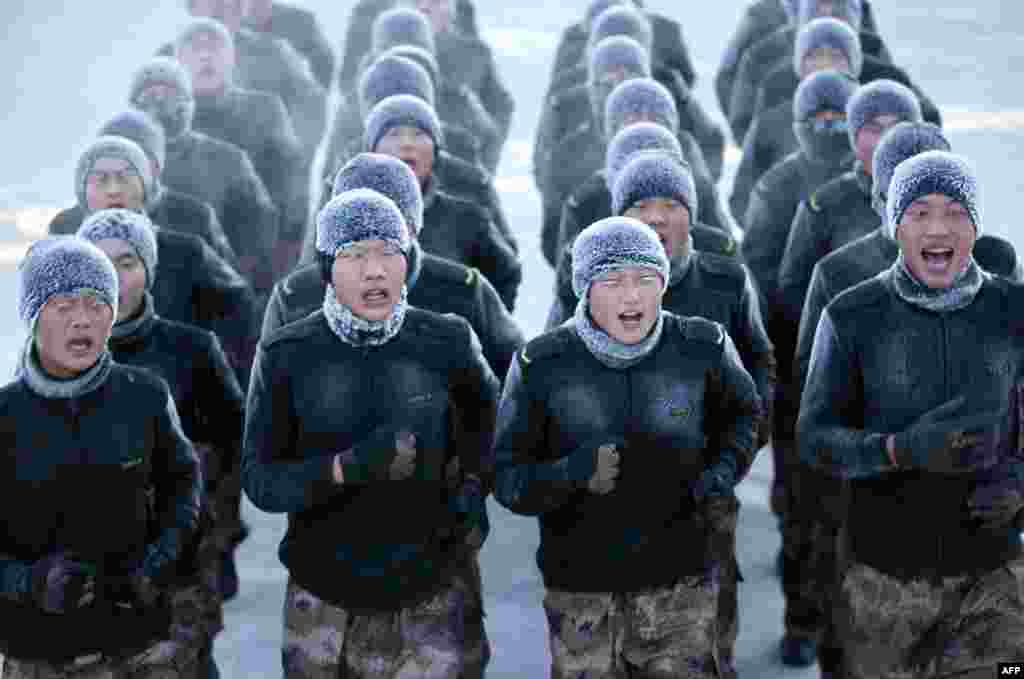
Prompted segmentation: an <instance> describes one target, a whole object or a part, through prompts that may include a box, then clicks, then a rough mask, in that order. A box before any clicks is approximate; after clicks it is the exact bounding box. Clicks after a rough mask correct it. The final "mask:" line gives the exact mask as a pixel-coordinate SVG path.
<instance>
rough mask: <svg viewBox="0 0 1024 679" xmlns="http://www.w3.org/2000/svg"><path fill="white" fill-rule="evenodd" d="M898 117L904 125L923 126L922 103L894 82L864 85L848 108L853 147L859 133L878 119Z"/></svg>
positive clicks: (887, 81) (904, 87) (877, 81)
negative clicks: (916, 124)
mask: <svg viewBox="0 0 1024 679" xmlns="http://www.w3.org/2000/svg"><path fill="white" fill-rule="evenodd" d="M884 115H889V116H896V117H897V118H898V119H899V121H900V122H909V123H920V122H922V113H921V103H920V102H919V101H918V99H917V95H916V94H914V92H913V91H912V90H911V89H910V88H909V87H906V86H905V85H901V84H900V83H898V82H895V81H893V80H874V81H872V82H870V83H867V84H866V85H862V86H861V87H860V88H859V89H858V90H857V91H856V92H855V93H854V94H853V96H852V97H850V101H849V102H847V104H846V122H847V124H848V125H849V126H850V144H851V145H853V144H855V143H856V139H857V133H858V132H860V130H861V128H862V127H864V126H865V125H867V124H868V123H870V122H872V121H874V119H875V118H877V117H878V116H884Z"/></svg>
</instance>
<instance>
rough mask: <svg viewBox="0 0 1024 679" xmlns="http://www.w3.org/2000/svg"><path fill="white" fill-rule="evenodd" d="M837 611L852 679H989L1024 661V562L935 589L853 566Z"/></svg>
mask: <svg viewBox="0 0 1024 679" xmlns="http://www.w3.org/2000/svg"><path fill="white" fill-rule="evenodd" d="M837 608H838V609H839V610H838V611H837V627H838V630H839V634H840V635H841V638H842V640H843V646H844V665H845V669H846V677H848V679H912V678H913V679H918V678H928V679H933V678H934V679H938V678H943V679H945V678H948V679H952V678H953V677H956V679H983V678H984V679H989V678H991V677H995V676H996V670H995V667H996V663H997V662H1000V661H1003V662H1006V661H1020V660H1022V659H1024V558H1019V559H1017V560H1015V561H1012V562H1010V563H1008V564H1006V565H1005V566H1003V567H1001V568H997V569H996V570H994V571H991V572H989V573H986V574H984V575H981V576H959V577H948V578H941V579H938V580H935V581H928V580H918V579H915V580H910V581H903V580H899V579H896V578H892V577H890V576H888V575H886V574H884V573H881V572H879V571H877V570H875V569H873V568H871V567H869V566H866V565H864V564H852V565H851V567H850V568H849V569H848V570H847V571H846V574H845V576H844V578H843V582H842V586H841V591H840V602H839V603H838V605H837Z"/></svg>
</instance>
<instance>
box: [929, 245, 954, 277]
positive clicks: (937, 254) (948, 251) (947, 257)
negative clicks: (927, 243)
mask: <svg viewBox="0 0 1024 679" xmlns="http://www.w3.org/2000/svg"><path fill="white" fill-rule="evenodd" d="M921 258H922V259H923V260H924V264H925V267H926V268H927V269H928V270H929V271H935V272H940V273H941V272H945V271H946V270H947V269H949V266H950V265H951V264H952V263H953V248H925V249H923V250H921Z"/></svg>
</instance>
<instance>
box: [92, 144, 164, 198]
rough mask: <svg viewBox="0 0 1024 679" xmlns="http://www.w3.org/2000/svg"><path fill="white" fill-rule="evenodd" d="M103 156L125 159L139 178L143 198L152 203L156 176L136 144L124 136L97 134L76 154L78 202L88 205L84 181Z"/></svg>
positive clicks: (155, 190) (143, 152)
mask: <svg viewBox="0 0 1024 679" xmlns="http://www.w3.org/2000/svg"><path fill="white" fill-rule="evenodd" d="M102 158H117V159H118V160H123V161H125V162H126V163H128V165H129V167H130V168H131V170H132V171H133V172H134V173H135V174H136V176H138V178H139V179H140V180H141V181H142V200H143V202H145V203H146V205H147V206H149V205H150V204H152V203H154V202H155V201H156V200H157V198H158V195H157V193H158V192H157V184H156V177H154V176H153V171H152V166H151V165H150V164H149V158H147V157H146V152H145V151H143V150H142V149H141V148H140V147H139V145H138V144H136V143H135V142H133V141H132V140H130V139H125V138H124V137H113V136H107V137H99V138H98V139H95V140H93V141H92V142H90V143H89V145H88V146H86V148H85V150H84V151H82V154H81V155H80V156H79V157H78V165H77V167H76V168H75V196H76V197H77V198H78V204H79V205H81V206H83V207H84V206H86V205H88V201H87V200H86V199H85V185H86V182H88V181H89V173H91V172H92V168H93V166H94V165H95V164H96V162H97V161H98V160H100V159H102Z"/></svg>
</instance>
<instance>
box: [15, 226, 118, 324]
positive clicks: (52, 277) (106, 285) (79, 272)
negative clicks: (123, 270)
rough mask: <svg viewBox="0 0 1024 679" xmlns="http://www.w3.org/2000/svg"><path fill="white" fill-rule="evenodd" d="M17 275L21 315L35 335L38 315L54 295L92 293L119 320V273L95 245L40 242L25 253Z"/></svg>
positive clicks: (58, 240) (51, 240)
mask: <svg viewBox="0 0 1024 679" xmlns="http://www.w3.org/2000/svg"><path fill="white" fill-rule="evenodd" d="M18 273H19V276H18V315H19V316H20V317H21V320H22V322H23V323H24V324H25V327H26V328H28V329H29V330H31V331H33V332H34V330H35V325H36V321H37V319H38V318H39V312H40V311H41V310H42V308H43V306H44V305H45V304H46V303H47V302H48V301H49V300H50V298H51V297H53V296H54V295H63V294H78V293H81V292H83V291H89V292H91V293H93V294H96V295H98V296H99V298H100V299H101V300H102V301H103V303H104V304H107V305H108V306H109V307H110V308H111V309H112V310H113V312H114V317H115V318H116V317H117V295H118V279H117V271H115V270H114V265H113V264H111V263H110V259H109V258H108V257H107V256H106V255H105V254H103V251H102V250H100V249H99V248H97V247H96V246H95V245H93V244H92V243H88V242H86V241H83V240H79V239H77V238H69V237H61V236H57V237H51V238H45V239H43V240H40V241H37V242H35V243H33V244H32V246H31V247H29V249H28V252H26V253H25V258H24V259H23V260H22V261H21V263H20V264H19V265H18Z"/></svg>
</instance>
